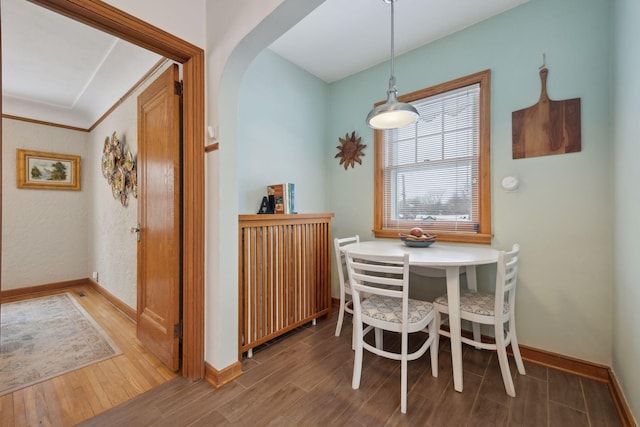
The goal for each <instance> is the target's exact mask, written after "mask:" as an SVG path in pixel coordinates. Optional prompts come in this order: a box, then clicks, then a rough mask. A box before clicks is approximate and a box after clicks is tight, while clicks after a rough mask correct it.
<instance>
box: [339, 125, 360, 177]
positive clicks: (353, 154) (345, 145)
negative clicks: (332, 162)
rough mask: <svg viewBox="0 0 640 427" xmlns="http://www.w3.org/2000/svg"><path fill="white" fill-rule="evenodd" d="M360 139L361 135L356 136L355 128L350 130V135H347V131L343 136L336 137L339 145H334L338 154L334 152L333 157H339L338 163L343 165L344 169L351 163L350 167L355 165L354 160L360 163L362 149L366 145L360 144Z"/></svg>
mask: <svg viewBox="0 0 640 427" xmlns="http://www.w3.org/2000/svg"><path fill="white" fill-rule="evenodd" d="M361 140H362V138H361V137H357V138H356V131H355V130H354V131H353V132H351V137H349V132H347V133H346V134H345V135H344V138H338V141H340V144H341V145H338V146H337V147H336V148H337V149H338V154H336V155H335V157H334V158H338V157H339V158H340V164H341V165H344V170H347V168H348V167H349V165H351V167H352V168H353V167H355V162H358V163H359V164H362V160H361V159H360V156H364V153H363V152H362V150H364V149H365V148H366V147H367V146H366V145H364V144H360V141H361Z"/></svg>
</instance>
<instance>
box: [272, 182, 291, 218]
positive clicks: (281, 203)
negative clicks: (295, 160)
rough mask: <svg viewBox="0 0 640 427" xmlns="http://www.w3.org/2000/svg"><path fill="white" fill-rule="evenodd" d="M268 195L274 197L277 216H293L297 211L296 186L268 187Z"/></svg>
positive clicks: (277, 185) (276, 185)
mask: <svg viewBox="0 0 640 427" xmlns="http://www.w3.org/2000/svg"><path fill="white" fill-rule="evenodd" d="M267 194H268V195H269V196H274V198H275V209H274V213H276V214H293V213H296V211H295V184H293V183H291V182H286V183H284V184H273V185H269V186H267Z"/></svg>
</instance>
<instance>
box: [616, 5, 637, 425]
mask: <svg viewBox="0 0 640 427" xmlns="http://www.w3.org/2000/svg"><path fill="white" fill-rule="evenodd" d="M615 5H616V7H615V15H614V39H615V49H614V52H615V53H614V62H613V64H614V78H613V81H614V85H613V94H614V97H613V99H614V103H613V108H612V121H613V126H614V143H615V150H614V153H615V154H614V163H613V165H614V167H613V182H614V187H613V188H614V203H613V205H614V221H613V224H614V227H613V235H614V248H613V253H614V260H615V261H614V300H613V370H614V372H615V373H616V376H617V378H618V380H619V382H620V384H621V386H622V388H623V390H624V392H625V394H626V397H627V401H628V403H629V406H630V407H631V410H632V412H633V413H634V414H636V417H637V416H638V414H640V369H638V360H640V311H639V310H638V305H639V304H640V286H638V275H637V271H636V267H637V266H636V262H638V252H639V250H638V237H639V236H640V222H638V215H637V214H638V212H640V187H639V186H638V183H639V182H640V168H638V159H640V144H638V135H640V120H639V114H640V76H639V75H638V71H639V70H640V44H639V43H638V41H639V40H640V27H639V26H638V18H639V17H640V2H638V1H637V0H616V1H615Z"/></svg>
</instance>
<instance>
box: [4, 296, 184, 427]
mask: <svg viewBox="0 0 640 427" xmlns="http://www.w3.org/2000/svg"><path fill="white" fill-rule="evenodd" d="M69 292H70V293H71V294H72V295H73V296H74V298H75V299H76V300H77V301H78V302H79V303H80V304H81V305H82V307H83V308H84V309H85V310H86V311H87V312H88V313H89V314H90V315H91V316H92V317H93V319H94V320H95V321H96V322H97V323H98V324H100V326H101V327H102V328H103V329H104V330H105V332H106V333H107V334H109V336H110V337H111V339H112V340H113V341H114V342H115V343H116V344H117V345H118V347H120V349H121V350H122V352H123V354H121V355H119V356H116V357H112V358H111V359H108V360H105V361H102V362H99V363H94V364H92V365H89V366H86V367H84V368H82V369H78V370H76V371H73V372H70V373H67V374H65V375H61V376H58V377H55V378H52V379H50V380H48V381H44V382H41V383H38V384H34V385H32V386H30V387H27V388H24V389H22V390H18V391H15V392H13V393H10V394H6V395H4V396H0V426H3V427H13V426H16V427H18V426H20V427H22V426H43V425H44V426H56V427H57V426H61V427H64V426H73V425H76V424H77V423H79V422H81V421H83V420H86V419H88V418H92V417H94V416H95V415H97V414H100V413H102V412H104V411H106V410H107V409H110V408H112V407H114V406H117V405H119V404H121V403H123V402H125V401H127V400H129V399H131V398H133V397H135V396H138V395H140V394H142V393H144V392H145V391H147V390H150V389H152V388H153V387H156V386H158V385H160V384H163V383H165V382H167V381H168V380H170V379H173V378H176V377H177V374H175V373H173V372H171V371H169V370H168V369H167V368H165V367H164V366H163V365H162V364H161V363H160V362H159V361H158V360H157V359H156V358H155V357H154V356H153V355H152V354H150V353H149V352H148V351H147V350H146V349H145V348H144V347H143V346H142V344H141V343H140V342H139V341H138V339H137V338H136V328H135V325H134V324H133V323H132V322H131V321H130V320H129V319H128V318H127V317H126V316H125V315H124V314H122V312H120V311H119V310H118V309H116V308H115V307H114V306H113V305H112V304H111V303H109V302H108V301H107V300H106V299H104V298H103V297H102V296H101V295H100V294H98V293H97V292H95V291H94V290H93V289H92V288H90V287H87V286H83V287H78V288H74V289H73V290H70V291H69ZM53 293H59V292H50V293H47V294H40V295H37V296H44V295H50V294H53ZM80 295H83V296H80ZM12 300H17V298H15V299H12ZM3 302H4V303H6V302H9V299H6V300H3Z"/></svg>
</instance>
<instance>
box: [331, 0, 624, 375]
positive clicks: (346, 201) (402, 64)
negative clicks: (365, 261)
mask: <svg viewBox="0 0 640 427" xmlns="http://www.w3.org/2000/svg"><path fill="white" fill-rule="evenodd" d="M399 7H401V5H399ZM611 13H612V11H611V4H610V2H609V1H607V0H531V1H530V2H528V3H526V4H524V5H522V6H519V7H517V8H515V9H512V10H510V11H507V12H505V13H503V14H501V15H499V16H496V17H494V18H492V19H489V20H487V21H484V22H481V23H479V24H477V25H474V26H472V27H469V28H467V29H465V30H463V31H460V32H458V33H455V34H453V35H451V36H448V37H446V38H443V39H440V40H438V41H436V42H434V43H431V44H429V45H426V46H424V47H422V48H419V49H416V50H414V51H411V52H409V53H407V54H404V55H402V56H399V57H398V58H397V59H396V64H395V71H396V73H395V74H396V78H397V83H398V90H399V93H407V92H411V91H415V90H418V89H421V88H425V87H428V86H431V85H435V84H438V83H441V82H445V81H448V80H451V79H454V78H457V77H460V76H464V75H468V74H471V73H474V72H477V71H481V70H484V69H491V71H492V79H491V105H492V107H491V168H492V169H491V180H492V219H493V232H494V235H495V238H494V241H493V245H494V246H495V247H498V248H508V247H510V246H511V244H512V243H514V242H518V243H520V244H521V246H522V264H521V269H520V275H519V290H518V296H517V301H518V304H517V305H518V309H517V320H518V335H519V338H520V342H521V343H522V344H525V345H529V346H532V347H535V348H539V349H544V350H547V351H551V352H555V353H560V354H564V355H568V356H573V357H576V358H579V359H583V360H588V361H593V362H598V363H603V364H607V365H610V364H611V359H612V353H611V349H612V337H611V331H612V313H611V307H612V283H611V282H612V237H611V234H612V229H611V219H612V210H611V207H610V206H611V185H612V183H611V159H612V141H611V127H610V123H609V110H610V107H611V103H610V93H611V84H610V82H611V54H610V47H611V23H610V21H611ZM543 53H545V54H546V65H547V67H548V68H549V79H548V86H547V88H548V93H549V96H550V97H551V99H554V100H562V99H569V98H576V97H579V98H581V108H582V151H581V152H579V153H574V154H564V155H556V156H544V157H536V158H528V159H519V160H513V159H512V155H511V113H512V112H513V111H515V110H519V109H521V108H525V107H528V106H530V105H532V104H535V103H536V102H537V101H538V98H539V95H540V79H539V75H538V67H539V66H540V65H541V64H542V55H543ZM388 73H389V69H388V64H382V65H380V66H377V67H374V68H371V69H369V70H366V71H364V72H362V73H359V74H356V75H353V76H350V77H348V78H346V79H343V80H341V81H339V82H336V83H334V84H332V85H331V87H330V97H329V113H328V114H329V115H328V122H327V130H328V135H329V138H330V139H331V138H332V139H333V141H334V144H327V146H326V147H327V150H326V153H325V158H326V159H327V162H328V164H327V169H326V171H327V194H328V196H327V198H328V202H329V209H330V210H331V211H332V212H335V218H334V235H336V236H346V235H352V234H356V233H357V234H360V236H361V237H362V238H364V239H371V238H372V236H371V229H372V227H373V132H372V131H371V130H370V129H368V128H367V127H366V125H365V123H364V118H365V116H366V115H367V113H368V111H369V109H370V108H371V106H372V105H373V103H374V102H376V101H380V100H383V99H384V98H385V91H386V87H387V81H388ZM353 130H355V131H356V133H357V134H358V135H360V136H362V138H363V143H365V144H367V148H366V149H365V151H364V153H365V157H364V158H363V159H364V162H363V165H362V166H359V165H357V166H356V168H355V169H349V170H348V171H345V170H344V169H343V168H342V167H341V166H339V165H338V162H337V161H335V159H333V156H334V155H335V153H336V150H335V145H337V138H338V137H340V136H343V135H344V134H345V132H351V131H353ZM507 175H515V176H517V177H518V178H519V179H520V180H521V186H520V189H519V190H518V191H517V192H515V193H508V192H505V191H503V190H502V189H501V187H500V181H501V180H502V178H503V177H504V176H507ZM483 274H484V275H485V277H489V276H490V273H489V272H484V273H483ZM335 290H336V288H335V284H334V294H335Z"/></svg>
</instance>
